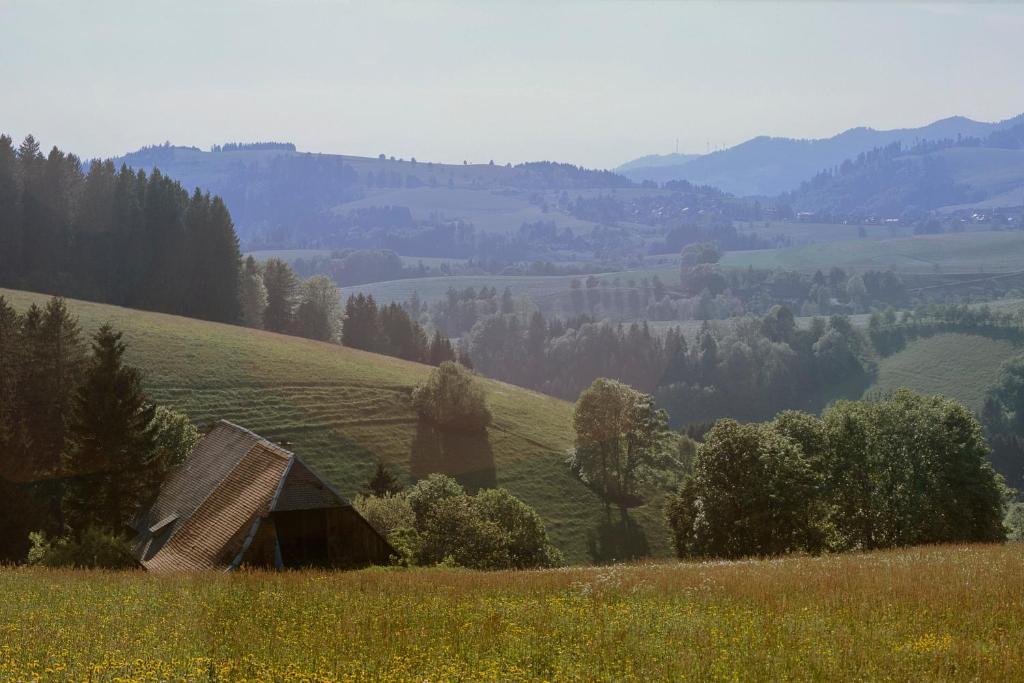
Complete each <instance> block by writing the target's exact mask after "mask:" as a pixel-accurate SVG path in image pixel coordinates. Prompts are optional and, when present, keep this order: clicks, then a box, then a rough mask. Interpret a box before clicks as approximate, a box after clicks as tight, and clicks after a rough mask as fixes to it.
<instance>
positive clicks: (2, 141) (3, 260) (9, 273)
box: [0, 135, 22, 285]
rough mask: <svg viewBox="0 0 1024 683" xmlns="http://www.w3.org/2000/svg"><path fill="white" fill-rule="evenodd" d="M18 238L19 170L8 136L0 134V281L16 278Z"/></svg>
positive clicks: (19, 224) (19, 236) (19, 227)
mask: <svg viewBox="0 0 1024 683" xmlns="http://www.w3.org/2000/svg"><path fill="white" fill-rule="evenodd" d="M21 241H22V231H21V171H20V169H19V165H18V156H17V153H16V152H15V151H14V146H13V144H12V141H11V138H10V137H9V136H7V135H0V284H6V285H13V284H16V283H17V281H18V280H17V277H16V275H17V272H18V270H20V264H19V263H18V260H19V257H20V256H21Z"/></svg>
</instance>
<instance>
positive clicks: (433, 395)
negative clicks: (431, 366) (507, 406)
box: [412, 361, 491, 432]
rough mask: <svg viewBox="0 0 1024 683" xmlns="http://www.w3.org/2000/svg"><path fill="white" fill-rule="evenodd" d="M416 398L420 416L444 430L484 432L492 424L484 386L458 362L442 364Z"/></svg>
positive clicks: (418, 390) (433, 372) (416, 391)
mask: <svg viewBox="0 0 1024 683" xmlns="http://www.w3.org/2000/svg"><path fill="white" fill-rule="evenodd" d="M412 400H413V406H414V407H415V408H416V412H418V413H419V415H420V417H421V418H422V419H424V420H427V421H429V422H432V423H434V424H435V425H437V426H438V427H440V428H441V429H448V430H452V431H460V432H482V431H484V430H485V429H487V427H488V425H490V424H491V411H490V410H489V409H488V407H487V399H486V396H485V395H484V391H483V388H482V387H481V386H480V385H479V383H478V382H477V381H476V379H475V378H474V377H473V373H472V372H470V371H469V370H467V369H466V368H464V367H462V366H461V365H459V364H458V363H454V362H451V361H446V362H444V363H441V365H440V366H439V367H438V368H436V369H435V370H433V371H432V372H431V373H430V378H429V379H428V380H427V383H426V384H424V385H422V386H420V387H417V388H416V390H415V391H414V392H413V395H412Z"/></svg>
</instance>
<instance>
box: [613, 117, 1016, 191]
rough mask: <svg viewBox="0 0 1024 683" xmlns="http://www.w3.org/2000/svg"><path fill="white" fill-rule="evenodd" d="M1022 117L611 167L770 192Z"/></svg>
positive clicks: (766, 140)
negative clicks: (891, 149)
mask: <svg viewBox="0 0 1024 683" xmlns="http://www.w3.org/2000/svg"><path fill="white" fill-rule="evenodd" d="M1021 123H1024V114H1019V115H1017V116H1014V117H1010V118H1008V119H1003V120H1001V121H995V122H984V121H975V120H973V119H970V118H967V117H965V116H949V117H946V118H944V119H939V120H936V121H933V122H931V123H929V124H927V125H924V126H920V127H917V128H895V129H891V130H877V129H874V128H870V127H867V126H857V127H854V128H849V129H847V130H844V131H842V132H840V133H837V134H836V135H833V136H832V137H829V138H787V137H774V136H769V135H759V136H757V137H754V138H751V139H749V140H746V141H744V142H741V143H739V144H738V145H735V146H733V147H730V148H728V149H725V150H721V151H718V152H712V153H710V154H706V155H701V156H699V157H698V158H696V159H692V160H688V161H686V162H685V163H681V164H669V165H648V166H635V165H634V164H635V162H637V161H640V160H641V159H647V158H650V157H640V159H634V160H632V161H629V162H626V163H625V164H623V165H621V166H619V167H618V168H616V169H613V171H614V172H616V173H619V174H621V175H624V176H626V177H627V178H630V179H631V180H634V181H637V182H639V181H643V180H652V181H655V182H659V183H664V182H668V181H671V180H686V181H688V182H691V183H694V184H697V185H712V186H714V187H717V188H719V189H721V190H723V191H725V192H730V193H732V194H736V195H741V196H773V195H778V194H781V193H783V192H787V191H790V190H793V189H795V188H797V187H798V186H799V185H800V183H802V182H804V181H806V180H807V179H808V178H810V177H812V176H814V175H815V174H817V173H820V172H821V171H822V170H824V169H827V168H830V167H832V166H836V165H838V164H841V163H842V162H843V161H845V160H847V159H850V158H853V157H856V156H857V155H858V154H860V153H861V152H868V151H870V150H872V149H875V148H878V147H884V146H886V145H889V144H892V143H893V142H897V141H898V142H900V143H901V144H902V145H904V146H908V147H909V146H911V145H913V144H916V143H917V142H920V141H922V140H941V139H946V138H957V137H958V136H964V137H968V136H974V137H984V136H986V135H988V134H990V133H992V132H995V131H997V130H1003V129H1007V128H1011V127H1013V126H1015V125H1019V124H1021Z"/></svg>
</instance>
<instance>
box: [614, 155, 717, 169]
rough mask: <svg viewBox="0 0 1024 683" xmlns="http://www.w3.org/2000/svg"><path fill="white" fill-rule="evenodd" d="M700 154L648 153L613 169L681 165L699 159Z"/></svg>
mask: <svg viewBox="0 0 1024 683" xmlns="http://www.w3.org/2000/svg"><path fill="white" fill-rule="evenodd" d="M700 157H701V155H700V154H680V153H679V152H675V153H673V154H648V155H646V156H642V157H640V158H639V159H633V161H627V162H626V163H624V164H622V165H621V166H619V167H618V168H616V169H615V172H616V173H625V172H626V171H631V170H636V169H649V168H663V167H665V166H682V165H684V164H688V163H690V162H691V161H693V160H694V159H699V158H700Z"/></svg>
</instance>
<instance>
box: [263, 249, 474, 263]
mask: <svg viewBox="0 0 1024 683" xmlns="http://www.w3.org/2000/svg"><path fill="white" fill-rule="evenodd" d="M334 251H342V250H341V249H257V250H256V251H248V252H246V253H245V254H244V255H245V256H252V257H253V258H255V259H256V260H257V261H266V260H267V259H270V258H279V259H281V260H282V261H284V262H286V263H288V264H294V263H295V262H296V261H298V260H300V259H312V258H318V257H321V256H330V255H331V253H332V252H334ZM399 258H401V259H402V264H403V265H406V266H413V267H415V266H417V265H419V264H420V263H422V264H423V265H424V266H426V267H428V268H430V267H436V266H440V265H442V264H444V263H451V264H455V263H465V262H466V259H458V258H438V257H436V256H400V257H399Z"/></svg>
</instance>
